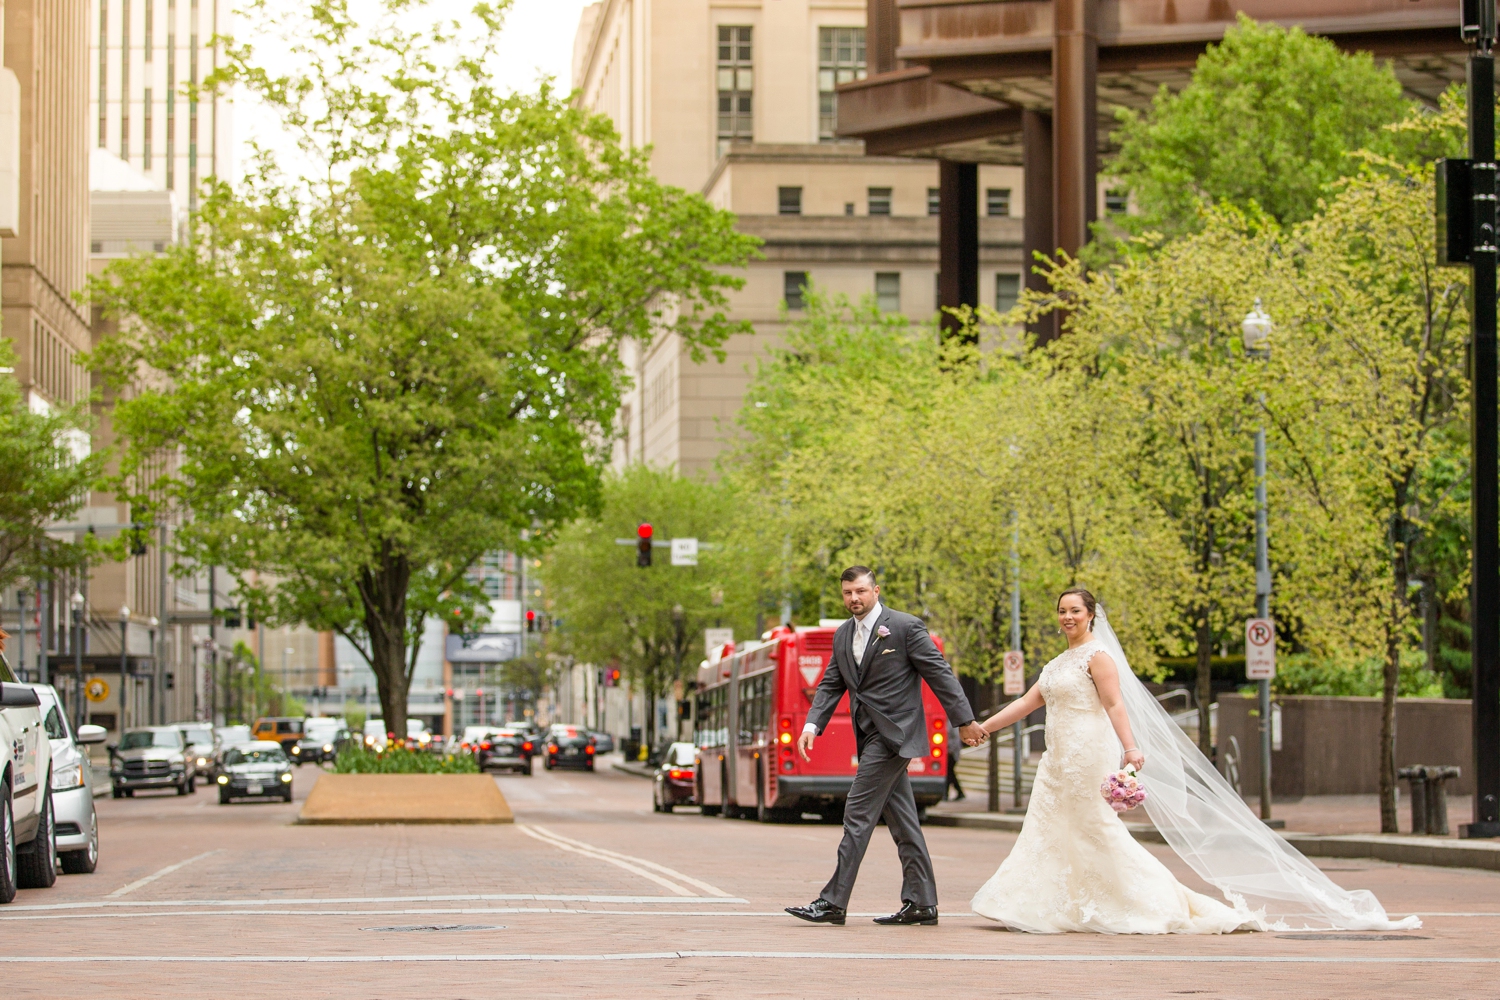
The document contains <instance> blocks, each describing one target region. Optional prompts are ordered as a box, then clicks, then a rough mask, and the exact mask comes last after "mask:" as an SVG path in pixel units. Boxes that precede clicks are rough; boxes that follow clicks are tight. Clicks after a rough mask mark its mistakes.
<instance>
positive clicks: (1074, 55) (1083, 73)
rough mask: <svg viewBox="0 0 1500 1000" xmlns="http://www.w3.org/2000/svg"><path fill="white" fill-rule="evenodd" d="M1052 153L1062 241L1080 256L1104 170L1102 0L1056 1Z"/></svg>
mask: <svg viewBox="0 0 1500 1000" xmlns="http://www.w3.org/2000/svg"><path fill="white" fill-rule="evenodd" d="M1055 9H1056V14H1057V17H1056V24H1057V38H1056V41H1055V43H1054V44H1055V48H1054V49H1053V56H1052V61H1053V78H1052V89H1053V95H1054V98H1053V110H1052V157H1053V161H1052V162H1053V168H1054V176H1055V177H1056V184H1055V187H1054V193H1053V198H1054V199H1055V202H1054V211H1053V215H1054V218H1055V219H1056V222H1055V223H1054V227H1055V232H1054V234H1053V235H1054V238H1055V239H1056V240H1057V245H1058V247H1060V248H1061V249H1063V250H1064V251H1066V252H1067V253H1070V254H1076V253H1078V251H1079V250H1080V249H1081V248H1082V247H1083V245H1084V244H1085V243H1087V242H1088V239H1089V223H1091V222H1093V221H1094V216H1095V211H1096V206H1095V202H1096V201H1097V200H1098V199H1097V194H1096V192H1095V182H1094V178H1095V175H1096V174H1097V173H1098V160H1099V154H1098V130H1099V112H1098V91H1099V37H1098V17H1097V13H1098V0H1056V5H1055Z"/></svg>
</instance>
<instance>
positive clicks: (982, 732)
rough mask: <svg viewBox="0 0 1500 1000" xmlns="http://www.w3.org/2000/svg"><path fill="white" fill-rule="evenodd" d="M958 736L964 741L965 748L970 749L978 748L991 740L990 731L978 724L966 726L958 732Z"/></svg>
mask: <svg viewBox="0 0 1500 1000" xmlns="http://www.w3.org/2000/svg"><path fill="white" fill-rule="evenodd" d="M958 735H959V736H960V737H961V738H962V739H963V741H964V746H970V747H977V746H979V744H981V743H983V742H984V741H985V740H987V739H989V738H990V733H989V730H987V729H985V728H984V727H983V726H982V725H980V724H979V723H978V722H971V723H969V724H968V725H967V726H964V727H963V728H961V729H960V730H959V731H958Z"/></svg>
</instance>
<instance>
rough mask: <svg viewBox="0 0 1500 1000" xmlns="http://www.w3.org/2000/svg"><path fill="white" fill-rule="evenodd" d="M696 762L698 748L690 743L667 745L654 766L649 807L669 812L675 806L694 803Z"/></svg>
mask: <svg viewBox="0 0 1500 1000" xmlns="http://www.w3.org/2000/svg"><path fill="white" fill-rule="evenodd" d="M697 763H698V748H697V747H696V746H695V745H693V744H692V743H673V744H672V745H671V746H669V747H667V750H666V752H665V753H663V754H662V760H661V764H659V765H658V766H657V768H656V779H655V784H654V787H653V790H652V793H651V807H652V808H653V809H655V810H656V811H657V812H668V813H669V812H671V811H672V810H673V809H674V808H675V807H677V806H691V805H696V803H695V802H694V801H693V787H694V777H695V773H696V772H695V768H696V767H697Z"/></svg>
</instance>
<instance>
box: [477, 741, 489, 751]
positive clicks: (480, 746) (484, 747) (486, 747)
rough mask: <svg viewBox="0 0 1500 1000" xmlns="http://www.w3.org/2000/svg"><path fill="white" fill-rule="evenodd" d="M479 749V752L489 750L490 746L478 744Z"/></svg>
mask: <svg viewBox="0 0 1500 1000" xmlns="http://www.w3.org/2000/svg"><path fill="white" fill-rule="evenodd" d="M479 749H481V750H489V749H491V744H489V743H481V744H479Z"/></svg>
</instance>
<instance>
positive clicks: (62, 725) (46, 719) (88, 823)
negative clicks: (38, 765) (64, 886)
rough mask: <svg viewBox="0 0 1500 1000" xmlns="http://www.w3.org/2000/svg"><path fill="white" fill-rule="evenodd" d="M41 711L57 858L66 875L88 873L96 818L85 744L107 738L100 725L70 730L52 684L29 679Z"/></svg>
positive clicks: (95, 859)
mask: <svg viewBox="0 0 1500 1000" xmlns="http://www.w3.org/2000/svg"><path fill="white" fill-rule="evenodd" d="M30 687H31V689H32V690H33V691H35V692H36V693H37V698H38V699H39V700H40V702H41V704H40V705H39V706H38V707H39V708H40V709H41V711H42V729H43V731H44V732H46V734H47V739H48V740H49V741H50V743H51V745H52V816H53V824H54V828H55V830H56V837H57V857H58V860H60V861H61V862H62V870H63V871H65V872H67V873H68V874H69V875H87V874H88V873H89V872H92V871H93V870H94V868H95V867H96V866H98V864H99V823H98V820H97V817H96V816H95V815H94V769H93V762H92V761H90V760H89V754H88V751H87V750H85V749H84V746H85V745H88V744H93V743H103V742H104V741H105V739H106V738H108V735H109V734H108V733H106V732H105V730H104V727H103V726H79V727H78V732H77V733H76V734H75V733H74V732H73V726H72V724H71V723H70V722H69V721H68V713H67V710H66V709H65V708H64V707H63V704H62V699H61V698H60V697H59V696H58V694H57V689H56V688H54V687H53V686H52V685H51V684H32V685H30Z"/></svg>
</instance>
